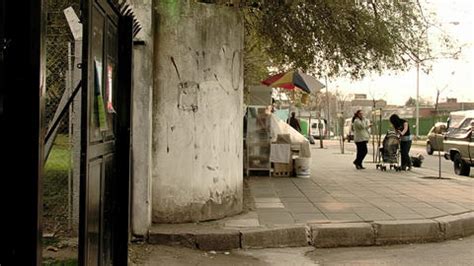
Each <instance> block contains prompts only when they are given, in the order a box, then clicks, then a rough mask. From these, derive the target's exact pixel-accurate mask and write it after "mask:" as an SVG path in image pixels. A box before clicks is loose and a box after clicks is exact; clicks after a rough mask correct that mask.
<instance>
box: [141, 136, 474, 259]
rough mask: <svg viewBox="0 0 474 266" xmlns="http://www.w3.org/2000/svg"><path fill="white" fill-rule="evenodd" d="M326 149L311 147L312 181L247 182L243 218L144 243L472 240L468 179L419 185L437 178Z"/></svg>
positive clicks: (213, 246)
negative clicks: (356, 163) (360, 163)
mask: <svg viewBox="0 0 474 266" xmlns="http://www.w3.org/2000/svg"><path fill="white" fill-rule="evenodd" d="M326 145H327V146H329V148H327V149H317V148H315V147H314V146H313V148H312V156H313V158H312V167H311V178H295V177H294V178H278V177H272V178H269V177H249V178H246V179H245V183H246V188H245V193H244V195H245V201H246V202H247V203H248V207H249V210H248V212H247V213H245V214H243V215H239V216H235V217H229V218H226V219H222V220H219V221H213V222H207V223H201V224H184V225H154V226H153V228H152V230H151V231H150V236H149V242H150V243H158V244H180V245H185V246H188V247H193V248H200V249H207V250H223V249H232V248H263V247H284V246H305V245H314V246H317V247H337V246H361V245H382V244H392V243H410V242H425V241H441V240H445V239H452V238H456V237H463V236H466V235H471V234H474V179H472V178H469V177H458V176H454V175H453V176H448V178H447V179H442V180H439V179H431V178H424V177H432V176H436V175H437V170H436V169H424V168H414V169H413V170H412V171H409V172H395V171H389V170H387V171H386V172H381V171H379V170H376V169H375V165H374V164H371V163H370V162H365V166H366V168H367V169H365V170H356V169H355V168H354V167H353V165H352V160H353V157H354V154H352V153H346V154H340V151H339V148H338V146H337V145H335V144H334V143H332V144H331V143H327V144H326ZM368 157H369V156H368ZM370 159H371V158H370Z"/></svg>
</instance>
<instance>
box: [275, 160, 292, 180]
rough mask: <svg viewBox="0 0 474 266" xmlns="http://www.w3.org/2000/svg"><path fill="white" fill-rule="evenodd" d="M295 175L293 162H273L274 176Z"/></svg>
mask: <svg viewBox="0 0 474 266" xmlns="http://www.w3.org/2000/svg"><path fill="white" fill-rule="evenodd" d="M292 175H293V162H291V163H273V176H277V177H290V176H292Z"/></svg>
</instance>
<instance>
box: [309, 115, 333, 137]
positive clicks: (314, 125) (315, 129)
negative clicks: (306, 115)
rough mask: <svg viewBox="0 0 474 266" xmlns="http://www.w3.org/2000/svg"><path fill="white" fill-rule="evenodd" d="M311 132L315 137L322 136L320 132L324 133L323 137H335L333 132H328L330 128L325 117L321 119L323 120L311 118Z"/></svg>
mask: <svg viewBox="0 0 474 266" xmlns="http://www.w3.org/2000/svg"><path fill="white" fill-rule="evenodd" d="M320 122H321V123H320ZM309 133H310V135H311V136H313V138H315V139H319V138H320V133H321V134H322V135H323V138H327V137H328V136H329V137H334V133H333V132H328V130H327V128H326V121H324V120H323V119H321V120H318V119H314V120H311V127H310V128H309Z"/></svg>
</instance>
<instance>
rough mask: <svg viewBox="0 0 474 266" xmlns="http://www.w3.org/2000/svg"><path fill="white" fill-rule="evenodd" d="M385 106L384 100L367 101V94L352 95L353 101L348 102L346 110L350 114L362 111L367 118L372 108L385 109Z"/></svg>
mask: <svg viewBox="0 0 474 266" xmlns="http://www.w3.org/2000/svg"><path fill="white" fill-rule="evenodd" d="M386 106H387V101H385V100H381V99H379V100H375V99H367V94H354V99H353V100H352V101H350V106H349V107H348V109H349V110H350V111H349V112H350V113H351V114H353V113H355V112H356V111H357V110H362V111H363V112H364V113H365V114H366V116H369V115H370V114H371V112H372V109H373V108H374V107H375V108H377V109H379V108H382V109H385V107H386Z"/></svg>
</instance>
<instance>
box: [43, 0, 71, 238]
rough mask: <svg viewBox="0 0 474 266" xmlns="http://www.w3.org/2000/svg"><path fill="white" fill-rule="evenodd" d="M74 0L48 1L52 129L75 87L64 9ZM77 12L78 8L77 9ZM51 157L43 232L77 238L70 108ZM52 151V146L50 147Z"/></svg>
mask: <svg viewBox="0 0 474 266" xmlns="http://www.w3.org/2000/svg"><path fill="white" fill-rule="evenodd" d="M74 2H78V1H74V0H66V1H60V0H50V1H48V5H49V11H48V21H47V23H48V24H47V35H46V97H45V121H46V126H47V128H49V127H50V125H51V124H52V122H53V120H54V119H55V115H57V109H58V107H59V106H60V102H61V98H62V97H63V95H64V94H66V95H69V93H70V92H71V90H72V89H73V88H72V81H71V79H72V58H73V56H74V55H73V51H74V47H73V45H74V40H73V37H72V35H71V33H70V30H69V27H68V24H67V20H66V18H65V16H64V13H63V10H64V9H65V8H67V7H69V6H71V4H72V5H74V4H76V5H77V3H74ZM76 10H77V9H76ZM55 133H56V134H54V135H53V136H54V137H55V138H54V142H53V145H52V146H51V149H50V151H49V153H48V151H47V154H48V157H47V160H46V162H45V168H44V176H43V231H44V233H45V234H47V235H52V236H68V235H75V234H76V232H74V231H73V230H71V229H72V227H71V224H72V220H71V219H72V174H73V172H72V168H73V163H72V149H73V145H72V140H73V138H72V119H71V112H70V108H68V111H67V112H66V114H65V115H64V116H63V117H62V118H61V121H60V122H59V124H58V126H57V131H56V132H55ZM46 149H48V146H46Z"/></svg>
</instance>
